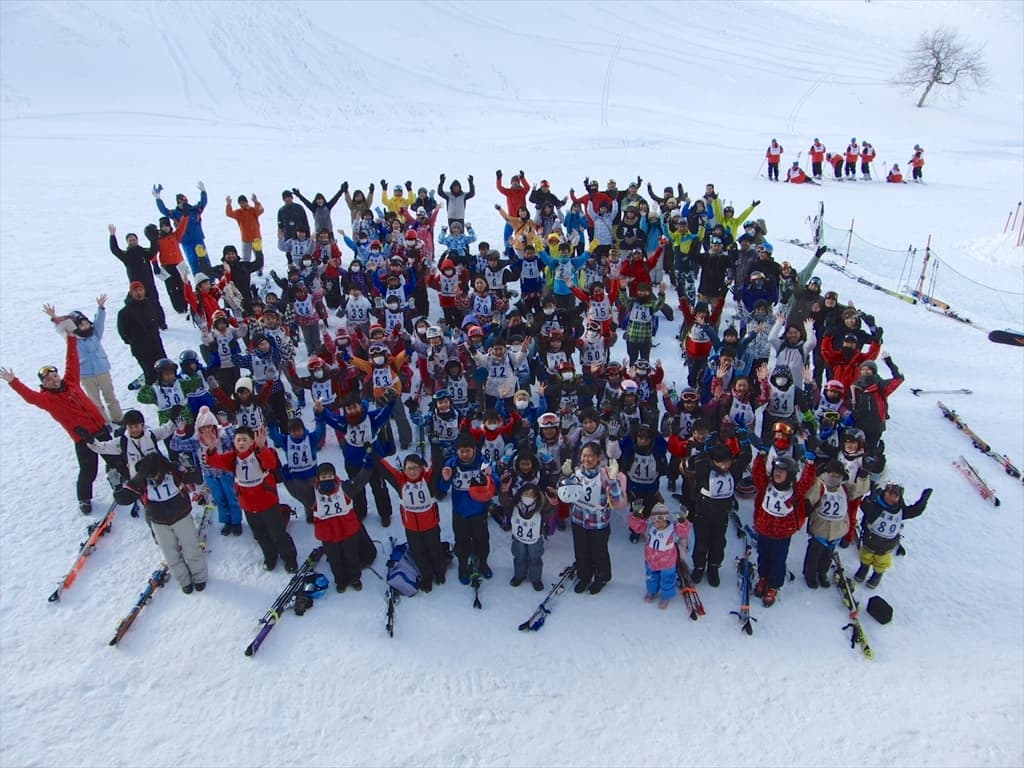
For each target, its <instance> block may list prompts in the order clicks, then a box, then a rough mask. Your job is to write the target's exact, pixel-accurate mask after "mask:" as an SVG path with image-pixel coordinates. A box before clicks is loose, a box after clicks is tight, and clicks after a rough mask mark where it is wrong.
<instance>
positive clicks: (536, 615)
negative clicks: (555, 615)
mask: <svg viewBox="0 0 1024 768" xmlns="http://www.w3.org/2000/svg"><path fill="white" fill-rule="evenodd" d="M575 580H576V563H572V564H571V565H567V566H566V567H565V568H563V569H562V571H561V573H559V574H558V582H557V583H556V584H555V585H554V586H553V587H552V588H551V590H550V591H549V592H548V594H547V597H545V598H544V599H543V600H542V601H541V603H540V605H538V606H537V610H535V611H534V612H533V614H532V615H531V616H530V618H528V619H527V620H526V621H524V622H523V623H522V624H520V625H519V631H520V632H536V631H538V630H539V629H540V628H541V627H543V626H544V620H545V619H546V618H547V617H548V614H550V613H551V609H550V608H548V603H550V602H551V600H552V598H554V597H555V596H556V595H560V594H562V593H563V592H565V589H566V587H568V586H569V585H570V584H572V583H573V582H574V581H575Z"/></svg>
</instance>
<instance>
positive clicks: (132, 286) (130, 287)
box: [128, 280, 146, 291]
mask: <svg viewBox="0 0 1024 768" xmlns="http://www.w3.org/2000/svg"><path fill="white" fill-rule="evenodd" d="M136 288H141V289H142V290H146V286H144V285H143V284H142V283H140V282H139V281H138V280H132V281H131V282H130V283H128V290H129V291H134V290H135V289H136Z"/></svg>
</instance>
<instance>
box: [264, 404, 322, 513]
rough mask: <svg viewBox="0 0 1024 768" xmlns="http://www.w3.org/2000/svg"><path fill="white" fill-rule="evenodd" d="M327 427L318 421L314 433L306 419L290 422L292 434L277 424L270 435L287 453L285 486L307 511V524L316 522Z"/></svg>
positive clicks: (272, 425)
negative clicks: (317, 479) (319, 460)
mask: <svg viewBox="0 0 1024 768" xmlns="http://www.w3.org/2000/svg"><path fill="white" fill-rule="evenodd" d="M326 430H327V425H326V424H325V423H324V422H322V421H318V422H317V423H316V429H315V430H314V431H313V432H310V431H309V430H307V429H306V425H305V424H303V423H302V419H299V418H292V419H289V421H288V433H287V434H283V433H282V432H281V430H280V429H279V428H278V426H277V425H276V424H273V423H272V424H270V425H269V427H268V429H267V434H268V436H269V437H270V439H271V440H272V441H273V442H274V445H275V446H277V447H278V448H280V449H281V450H282V451H284V454H285V457H286V459H285V461H286V463H285V465H284V487H285V488H287V489H288V493H290V494H291V495H292V498H293V499H295V500H296V501H297V502H299V503H300V504H301V505H302V507H303V509H305V510H306V522H307V523H312V522H313V512H314V511H315V509H316V497H315V493H314V488H313V485H314V480H315V475H316V470H317V466H316V455H317V447H318V446H319V445H321V444H322V442H323V439H324V432H325V431H326Z"/></svg>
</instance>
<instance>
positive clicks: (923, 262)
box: [917, 235, 932, 300]
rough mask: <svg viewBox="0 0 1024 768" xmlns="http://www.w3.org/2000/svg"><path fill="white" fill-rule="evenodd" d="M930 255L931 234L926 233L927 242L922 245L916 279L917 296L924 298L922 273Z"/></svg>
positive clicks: (926, 266)
mask: <svg viewBox="0 0 1024 768" xmlns="http://www.w3.org/2000/svg"><path fill="white" fill-rule="evenodd" d="M931 256H932V236H931V235H928V242H927V243H926V244H925V246H924V258H923V259H922V260H921V277H919V278H918V280H917V298H918V299H922V300H923V299H924V274H925V271H926V270H927V269H928V260H929V259H930V258H931Z"/></svg>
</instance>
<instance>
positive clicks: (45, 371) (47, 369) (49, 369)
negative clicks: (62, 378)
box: [39, 365, 57, 381]
mask: <svg viewBox="0 0 1024 768" xmlns="http://www.w3.org/2000/svg"><path fill="white" fill-rule="evenodd" d="M51 373H57V367H56V366H54V365H44V366H43V367H42V368H40V369H39V380H40V381H42V380H43V379H45V378H46V377H47V376H49V375H50V374H51Z"/></svg>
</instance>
